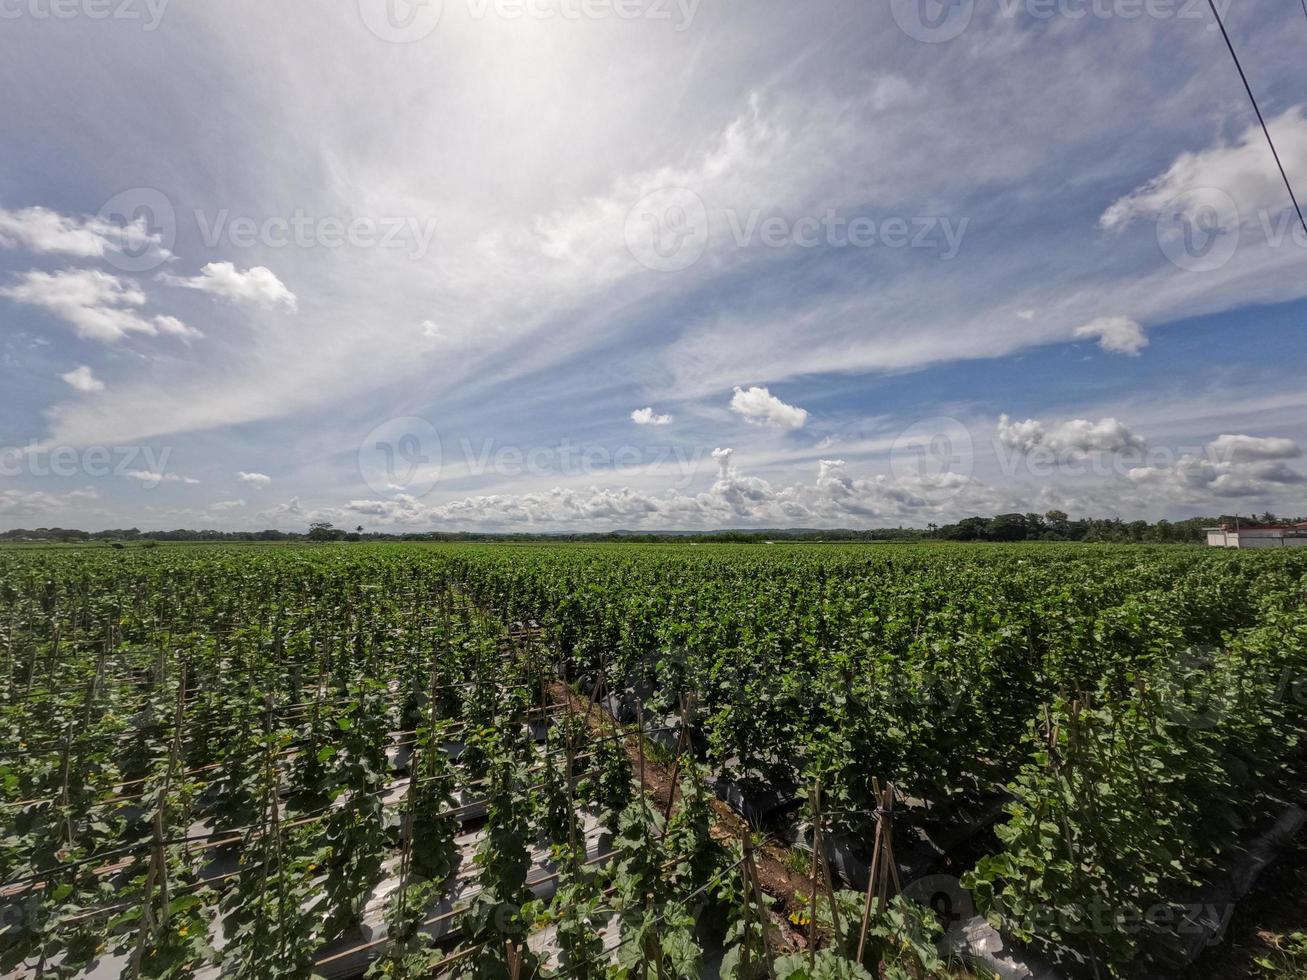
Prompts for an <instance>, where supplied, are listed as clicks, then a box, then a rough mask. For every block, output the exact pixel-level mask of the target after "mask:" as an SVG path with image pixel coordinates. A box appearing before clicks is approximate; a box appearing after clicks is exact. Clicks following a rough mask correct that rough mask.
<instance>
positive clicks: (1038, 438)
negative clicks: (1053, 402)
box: [997, 415, 1145, 455]
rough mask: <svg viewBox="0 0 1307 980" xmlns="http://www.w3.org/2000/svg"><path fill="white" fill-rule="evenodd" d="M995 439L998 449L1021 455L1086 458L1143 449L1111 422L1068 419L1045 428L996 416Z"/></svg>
mask: <svg viewBox="0 0 1307 980" xmlns="http://www.w3.org/2000/svg"><path fill="white" fill-rule="evenodd" d="M997 436H998V442H999V445H1001V446H1003V447H1004V448H1006V449H1011V450H1015V451H1016V452H1021V453H1030V452H1033V451H1034V450H1035V449H1037V448H1044V449H1048V450H1050V451H1052V452H1055V453H1070V454H1073V455H1086V454H1088V453H1119V452H1123V451H1125V450H1127V449H1143V448H1144V446H1145V443H1144V440H1143V439H1142V438H1141V437H1140V436H1138V435H1135V433H1133V432H1131V431H1130V429H1129V428H1128V427H1127V426H1126V425H1125V424H1124V423H1122V422H1119V421H1117V420H1116V419H1113V418H1105V419H1099V420H1098V421H1097V422H1090V421H1089V420H1088V419H1071V420H1069V421H1066V422H1059V423H1057V424H1056V425H1053V426H1045V425H1044V423H1043V422H1040V421H1038V420H1037V419H1026V420H1025V421H1024V422H1017V421H1014V420H1013V419H1011V418H1009V417H1008V416H1007V415H1000V416H999V419H998V430H997Z"/></svg>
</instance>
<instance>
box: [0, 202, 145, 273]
mask: <svg viewBox="0 0 1307 980" xmlns="http://www.w3.org/2000/svg"><path fill="white" fill-rule="evenodd" d="M162 237H163V236H162V235H161V234H159V233H158V232H151V231H150V229H149V225H148V222H147V221H146V220H145V218H143V217H141V218H137V219H135V220H133V221H131V222H128V223H127V224H124V225H116V224H113V223H111V222H107V221H104V220H102V219H100V218H95V217H89V216H85V217H81V218H70V217H66V216H64V215H61V214H59V213H58V212H57V211H51V210H50V209H49V208H42V207H34V208H23V209H22V210H20V211H7V210H5V209H4V208H0V245H2V246H5V247H7V248H26V249H27V250H29V251H31V252H35V253H37V254H40V255H47V254H58V255H71V256H74V257H75V258H82V259H102V258H104V257H105V256H106V255H108V254H110V253H112V252H122V251H130V252H131V254H132V255H133V256H134V257H136V256H144V257H146V258H153V259H155V260H157V261H165V260H167V259H169V258H171V253H170V252H169V251H168V250H167V249H165V248H163V246H162V244H161V242H162ZM151 252H152V253H153V254H152V255H151V254H149V253H151Z"/></svg>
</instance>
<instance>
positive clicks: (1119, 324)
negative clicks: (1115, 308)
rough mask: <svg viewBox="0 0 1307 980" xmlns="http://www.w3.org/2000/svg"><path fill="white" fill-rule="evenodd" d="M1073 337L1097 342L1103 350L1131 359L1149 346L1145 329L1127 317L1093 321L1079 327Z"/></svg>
mask: <svg viewBox="0 0 1307 980" xmlns="http://www.w3.org/2000/svg"><path fill="white" fill-rule="evenodd" d="M1073 336H1075V337H1076V338H1077V339H1080V340H1083V339H1094V340H1097V341H1098V346H1099V347H1101V348H1103V350H1105V351H1110V352H1111V353H1113V354H1126V355H1128V356H1130V357H1138V356H1139V352H1140V351H1141V350H1143V349H1144V348H1145V347H1147V346H1148V335H1147V334H1145V333H1144V328H1143V327H1142V326H1140V325H1139V323H1138V322H1137V321H1135V320H1131V319H1130V318H1129V317H1125V316H1104V317H1099V318H1098V319H1097V320H1091V321H1090V322H1089V323H1086V324H1085V325H1084V326H1082V327H1077V328H1076V330H1075V333H1074V334H1073Z"/></svg>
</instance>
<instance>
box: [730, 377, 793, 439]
mask: <svg viewBox="0 0 1307 980" xmlns="http://www.w3.org/2000/svg"><path fill="white" fill-rule="evenodd" d="M731 411H732V412H735V413H736V414H737V415H739V416H741V417H743V419H744V420H745V421H746V422H748V423H750V424H751V425H769V426H774V427H776V428H779V429H801V428H803V425H804V423H805V422H807V421H808V413H807V412H806V411H805V410H804V409H802V408H798V407H797V406H794V405H787V404H785V402H783V401H781V400H780V399H779V398H777V397H776V396H775V395H773V394H772V393H771V392H770V391H768V390H767V389H766V388H758V387H754V388H750V389H749V390H748V391H745V390H744V389H743V388H738V387H737V388H736V389H735V394H734V395H733V396H732V397H731Z"/></svg>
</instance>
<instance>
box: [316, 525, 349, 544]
mask: <svg viewBox="0 0 1307 980" xmlns="http://www.w3.org/2000/svg"><path fill="white" fill-rule="evenodd" d="M344 536H345V532H344V531H342V530H340V529H339V528H337V527H336V525H334V524H332V523H331V522H330V521H314V522H313V523H312V524H310V525H309V540H310V541H339V540H340V539H341V538H343V537H344Z"/></svg>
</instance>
